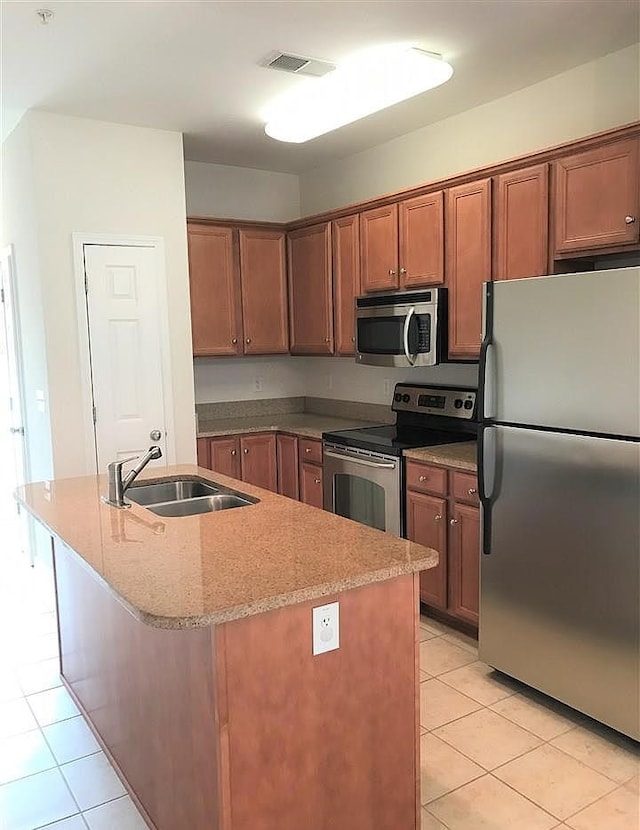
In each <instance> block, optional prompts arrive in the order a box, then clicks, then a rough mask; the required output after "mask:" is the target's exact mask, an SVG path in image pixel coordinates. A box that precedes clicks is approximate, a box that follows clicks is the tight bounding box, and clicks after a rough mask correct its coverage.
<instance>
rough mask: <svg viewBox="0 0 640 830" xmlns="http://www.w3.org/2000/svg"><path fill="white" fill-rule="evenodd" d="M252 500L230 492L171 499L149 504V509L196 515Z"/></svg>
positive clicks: (166, 512) (244, 503)
mask: <svg viewBox="0 0 640 830" xmlns="http://www.w3.org/2000/svg"><path fill="white" fill-rule="evenodd" d="M248 504H252V502H250V501H248V500H247V499H243V498H240V496H234V495H232V494H230V493H218V494H216V495H215V496H200V497H199V498H195V499H184V500H183V501H169V502H166V503H165V504H148V505H147V509H148V510H151V512H152V513H155V514H156V515H158V516H195V515H197V514H198V513H214V512H215V511H216V510H229V509H230V508H232V507H246V506H247V505H248Z"/></svg>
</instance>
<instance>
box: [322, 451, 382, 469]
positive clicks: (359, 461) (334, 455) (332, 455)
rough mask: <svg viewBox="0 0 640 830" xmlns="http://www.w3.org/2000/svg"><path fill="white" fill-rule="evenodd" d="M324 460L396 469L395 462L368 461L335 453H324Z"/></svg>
mask: <svg viewBox="0 0 640 830" xmlns="http://www.w3.org/2000/svg"><path fill="white" fill-rule="evenodd" d="M324 455H325V458H337V459H339V460H340V461H353V463H354V464H362V466H363V467H382V468H384V469H385V470H393V469H395V467H396V462H395V461H368V460H366V459H364V458H356V457H355V456H354V455H342V454H341V453H337V452H328V451H327V450H325V451H324Z"/></svg>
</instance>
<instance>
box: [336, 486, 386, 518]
mask: <svg viewBox="0 0 640 830" xmlns="http://www.w3.org/2000/svg"><path fill="white" fill-rule="evenodd" d="M333 484H334V488H335V489H334V498H335V507H334V513H337V514H338V515H339V516H345V517H346V518H347V519H353V520H354V521H356V522H360V523H361V524H365V525H369V527H375V528H377V529H378V530H386V529H387V526H386V515H385V497H384V488H383V487H381V486H380V485H379V484H376V483H375V482H373V481H370V480H369V479H367V478H362V476H357V475H353V474H349V473H335V475H334V480H333Z"/></svg>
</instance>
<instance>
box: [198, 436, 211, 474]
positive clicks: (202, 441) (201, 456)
mask: <svg viewBox="0 0 640 830" xmlns="http://www.w3.org/2000/svg"><path fill="white" fill-rule="evenodd" d="M210 444H211V439H210V438H198V440H197V441H196V454H197V457H198V467H206V469H208V470H210V469H211V454H210V452H209V445H210Z"/></svg>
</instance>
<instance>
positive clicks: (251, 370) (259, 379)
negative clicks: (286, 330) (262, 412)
mask: <svg viewBox="0 0 640 830" xmlns="http://www.w3.org/2000/svg"><path fill="white" fill-rule="evenodd" d="M193 363H194V375H195V384H196V403H218V402H220V401H247V400H257V399H262V398H296V397H299V396H301V395H305V394H306V385H307V384H306V373H307V366H306V360H305V359H304V358H300V357H279V358H276V357H262V358H250V359H247V360H244V359H241V358H230V359H228V360H226V359H217V358H216V359H214V358H211V359H207V358H203V357H199V358H198V359H197V360H194V362H193ZM256 386H260V387H261V388H260V389H256Z"/></svg>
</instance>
